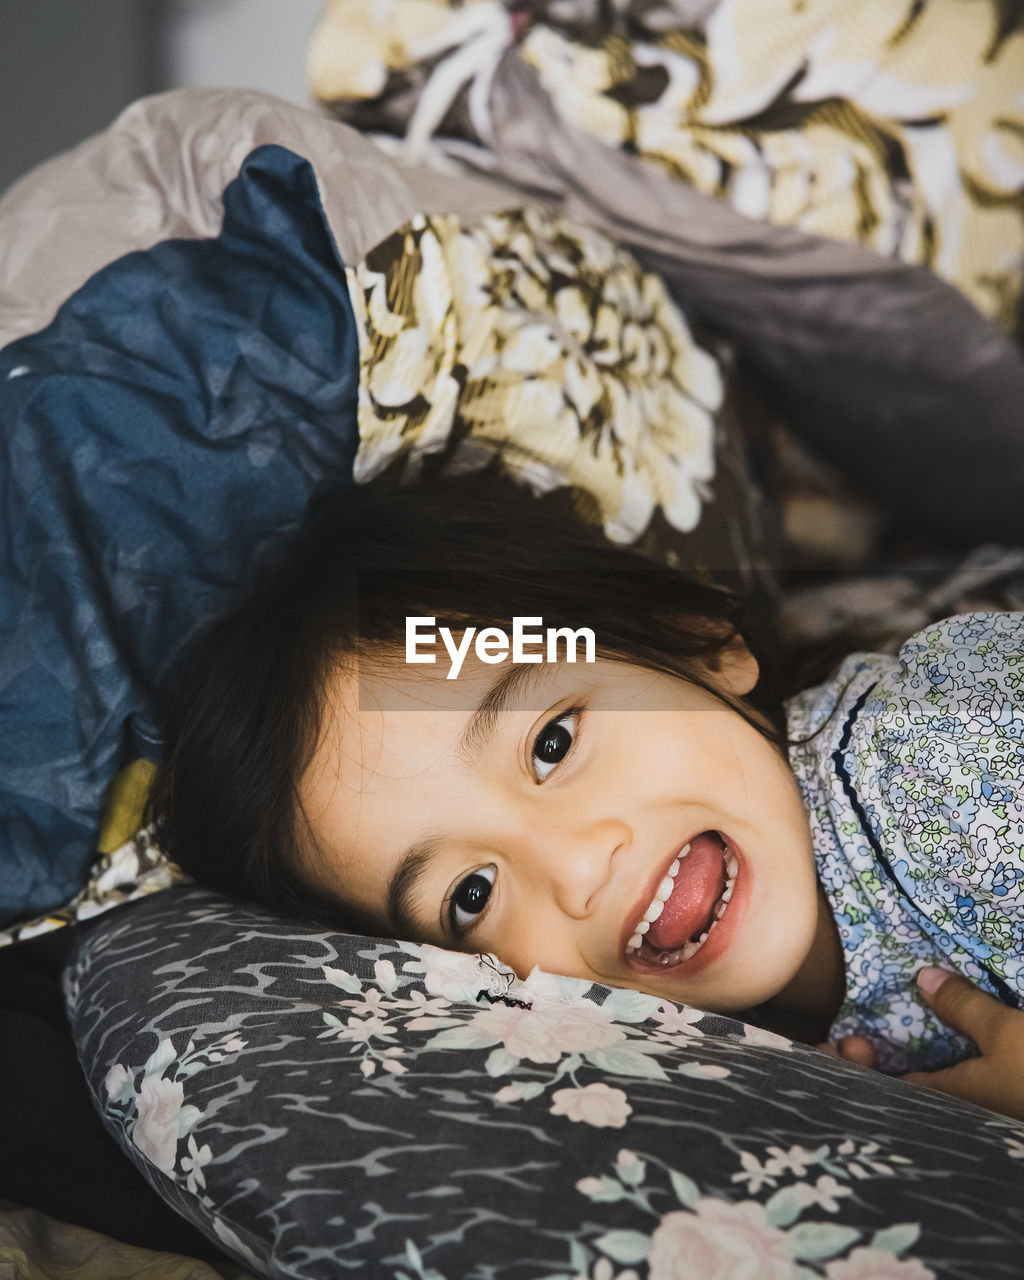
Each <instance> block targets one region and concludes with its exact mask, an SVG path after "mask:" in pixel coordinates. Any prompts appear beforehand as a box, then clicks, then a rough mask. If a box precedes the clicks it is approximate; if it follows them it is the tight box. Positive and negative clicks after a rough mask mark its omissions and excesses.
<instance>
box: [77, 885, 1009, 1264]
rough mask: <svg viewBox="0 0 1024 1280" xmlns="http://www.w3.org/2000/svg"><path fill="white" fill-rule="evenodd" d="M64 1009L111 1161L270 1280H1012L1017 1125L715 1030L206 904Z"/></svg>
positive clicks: (111, 920)
mask: <svg viewBox="0 0 1024 1280" xmlns="http://www.w3.org/2000/svg"><path fill="white" fill-rule="evenodd" d="M65 986H66V990H67V995H68V1006H69V1010H70V1016H71V1019H72V1026H73V1032H74V1035H75V1038H76V1041H77V1044H78V1049H79V1054H80V1056H81V1059H82V1062H83V1065H84V1067H85V1070H86V1073H87V1075H88V1078H89V1084H90V1088H91V1089H92V1092H93V1096H94V1099H95V1101H96V1104H97V1107H98V1108H99V1110H100V1113H101V1115H102V1116H103V1119H104V1121H105V1123H106V1125H107V1127H108V1129H109V1130H110V1132H112V1133H113V1134H114V1135H115V1137H116V1138H117V1139H118V1141H119V1142H120V1144H121V1146H122V1148H123V1149H124V1151H125V1152H126V1154H127V1155H128V1157H129V1158H130V1159H131V1160H132V1161H133V1162H134V1163H135V1165H136V1167H137V1168H138V1169H139V1170H140V1171H141V1172H142V1173H143V1175H144V1176H145V1177H146V1178H147V1179H148V1180H149V1182H150V1183H151V1184H152V1185H153V1187H154V1188H155V1189H156V1190H157V1191H158V1192H159V1193H160V1194H161V1195H162V1196H163V1197H164V1198H165V1199H166V1200H167V1202H168V1203H169V1204H170V1205H172V1206H173V1207H174V1208H176V1209H177V1210H178V1212H179V1213H181V1214H183V1215H184V1216H185V1217H186V1218H188V1219H189V1220H190V1221H191V1222H192V1223H194V1224H195V1225H196V1226H197V1227H198V1228H199V1229H200V1230H202V1231H204V1232H205V1233H206V1234H207V1235H208V1236H209V1238H210V1239H211V1240H213V1241H216V1242H219V1243H220V1244H221V1245H222V1246H223V1247H224V1248H225V1249H226V1250H227V1251H228V1253H229V1254H231V1255H232V1256H233V1257H235V1258H236V1259H237V1260H238V1262H239V1263H240V1264H241V1265H244V1266H245V1267H247V1268H248V1269H250V1270H252V1271H254V1272H256V1273H257V1274H259V1275H271V1276H275V1277H336V1276H339V1275H344V1274H347V1273H348V1272H349V1271H359V1273H360V1274H364V1275H369V1276H382V1277H383V1276H388V1277H418V1278H419V1280H428V1278H429V1280H439V1278H440V1280H457V1278H458V1280H483V1277H494V1278H495V1280H503V1278H504V1277H513V1276H522V1277H531V1278H532V1277H536V1278H537V1280H540V1278H541V1277H548V1278H553V1277H556V1276H557V1277H560V1278H561V1277H565V1278H566V1280H569V1277H576V1278H579V1277H590V1278H592V1280H607V1278H608V1277H611V1276H620V1277H624V1276H639V1275H642V1274H646V1275H648V1276H650V1277H652V1280H677V1278H678V1280H684V1278H686V1277H694V1278H696V1277H700V1280H715V1278H716V1277H721V1280H726V1277H734V1276H739V1275H750V1276H758V1277H761V1276H764V1277H770V1280H790V1278H792V1280H796V1277H801V1278H802V1280H811V1278H812V1277H817V1276H824V1277H827V1278H828V1280H868V1277H882V1276H884V1277H886V1280H932V1278H933V1277H957V1278H958V1280H997V1278H998V1280H1010V1277H1012V1276H1015V1275H1017V1274H1018V1272H1019V1258H1020V1241H1021V1239H1022V1238H1024V1197H1022V1195H1021V1191H1022V1188H1024V1124H1021V1123H1019V1122H1015V1121H1011V1120H1007V1119H1005V1118H1003V1117H999V1116H996V1115H994V1114H992V1113H991V1112H987V1111H984V1110H981V1109H980V1108H976V1107H972V1106H970V1105H968V1104H966V1103H957V1102H955V1101H952V1100H950V1099H948V1098H944V1097H941V1096H939V1095H936V1094H932V1093H929V1092H928V1091H926V1090H922V1089H918V1088H914V1087H912V1086H909V1085H905V1084H902V1083H901V1082H900V1081H898V1080H895V1079H891V1078H889V1077H883V1076H880V1075H878V1074H877V1073H874V1072H868V1071H865V1070H862V1069H860V1068H857V1067H853V1066H850V1065H849V1064H846V1063H842V1062H839V1061H837V1060H836V1059H832V1058H828V1057H826V1056H825V1055H823V1054H819V1053H818V1052H817V1051H816V1050H813V1049H810V1048H808V1047H807V1046H803V1045H797V1044H794V1043H792V1042H791V1041H788V1040H785V1039H783V1038H782V1037H780V1036H777V1035H774V1034H771V1033H768V1032H765V1031H761V1030H759V1029H758V1028H756V1027H753V1026H750V1025H747V1024H743V1023H740V1022H737V1021H734V1020H732V1019H728V1018H721V1017H712V1016H710V1015H706V1014H702V1013H699V1012H697V1011H695V1010H692V1009H688V1008H685V1007H682V1006H678V1005H674V1004H671V1003H668V1002H666V1001H661V1000H659V999H658V998H656V997H652V996H647V995H643V994H641V993H639V992H635V991H625V990H617V989H612V988H607V987H602V986H598V985H591V984H590V983H588V982H585V981H582V980H580V979H570V978H558V977H555V976H552V975H547V974H543V973H540V972H539V971H535V972H534V973H533V974H531V975H530V976H529V978H528V979H527V980H526V981H525V982H519V981H517V980H516V979H515V976H514V975H513V974H512V973H511V971H510V970H506V969H503V968H502V967H501V966H500V964H498V963H497V961H496V960H495V959H494V957H477V956H470V955H465V954H459V953H454V952H447V951H439V950H437V949H436V948H433V947H421V946H414V945H412V944H410V943H401V942H394V941H387V940H382V939H373V938H358V937H353V936H351V935H346V934H337V933H331V932H327V931H324V930H322V929H318V928H314V927H311V926H309V925H306V924H304V923H302V922H297V921H292V920H288V919H284V918H281V917H279V916H276V915H273V914H271V913H269V912H267V911H265V910H263V909H262V908H251V907H244V906H241V905H239V904H238V903H237V902H235V901H232V900H231V899H228V898H224V897H222V896H220V895H218V894H214V893H212V892H210V891H208V890H204V889H199V888H197V887H194V886H192V887H188V886H179V887H177V888H174V889H170V890H168V891H167V892H166V893H162V894H157V895H154V896H153V897H150V898H149V899H147V900H146V901H145V902H139V903H132V904H130V905H128V906H126V907H122V908H120V909H118V910H117V911H114V912H111V913H110V914H109V915H108V916H107V917H105V919H104V920H103V921H101V922H98V923H97V925H96V926H95V927H94V929H93V931H92V932H91V933H89V932H87V933H86V935H85V937H84V938H83V939H82V940H80V942H79V944H78V946H77V947H76V950H75V953H74V954H73V956H72V959H71V962H70V964H69V966H68V968H67V970H66V972H65Z"/></svg>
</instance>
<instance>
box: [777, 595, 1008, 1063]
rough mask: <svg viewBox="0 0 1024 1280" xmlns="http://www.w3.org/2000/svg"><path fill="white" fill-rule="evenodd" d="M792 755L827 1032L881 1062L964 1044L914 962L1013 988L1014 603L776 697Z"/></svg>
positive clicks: (924, 1057)
mask: <svg viewBox="0 0 1024 1280" xmlns="http://www.w3.org/2000/svg"><path fill="white" fill-rule="evenodd" d="M787 719H788V732H789V740H790V763H791V765H792V767H793V770H794V772H795V773H796V777H797V780H798V782H799V784H800V787H801V789H802V791H803V795H804V799H805V802H806V804H807V808H808V813H809V815H810V819H811V828H812V833H813V838H814V847H815V853H816V857H817V861H818V875H819V879H820V881H821V884H822V886H823V888H824V890H825V893H826V895H827V896H828V899H829V902H830V903H831V906H832V909H833V912H834V915H835V918H836V922H837V924H838V928H839V936H840V939H841V941H842V946H843V952H844V955H845V959H846V991H847V994H846V999H845V1001H844V1003H843V1005H842V1007H841V1008H840V1010H839V1013H838V1016H837V1018H836V1021H835V1023H834V1024H833V1027H832V1031H831V1035H832V1038H833V1039H835V1040H839V1039H840V1038H842V1037H843V1036H844V1035H849V1034H852V1033H854V1032H856V1033H859V1034H861V1035H866V1036H868V1037H869V1038H870V1039H872V1040H873V1041H874V1042H875V1043H876V1045H877V1046H878V1051H879V1058H880V1065H881V1066H882V1068H883V1069H884V1070H886V1071H890V1072H894V1073H895V1072H903V1071H912V1070H921V1069H931V1068H935V1067H939V1066H942V1065H947V1064H949V1063H951V1062H953V1061H956V1060H958V1059H961V1058H964V1057H966V1056H969V1055H970V1054H971V1053H972V1052H973V1048H972V1046H971V1044H970V1042H969V1041H968V1040H966V1039H965V1038H964V1037H962V1036H960V1035H958V1034H957V1033H955V1032H953V1031H951V1030H950V1029H949V1028H948V1027H946V1026H945V1025H944V1024H943V1023H941V1022H939V1020H938V1019H937V1018H936V1017H935V1016H934V1015H933V1014H932V1013H931V1012H930V1010H929V1009H928V1008H927V1007H926V1006H925V1005H924V1003H923V1002H922V1001H921V1000H919V999H918V997H917V995H916V988H915V985H914V977H915V974H916V973H917V972H918V970H919V969H921V968H923V967H924V966H926V965H940V966H943V967H946V968H953V969H956V970H959V972H961V973H963V974H964V975H965V976H967V977H968V978H970V979H971V980H972V981H973V982H976V983H977V984H978V985H979V986H980V987H982V988H983V989H984V990H986V991H989V992H991V993H992V994H994V995H996V996H998V997H999V998H1001V999H1002V1000H1003V1001H1004V1002H1005V1003H1007V1004H1017V1003H1018V1002H1019V1001H1020V999H1021V997H1022V996H1024V614H1019V613H965V614H960V615H958V616H956V617H953V618H947V619H946V620H945V621H943V622H939V623H936V624H935V625H933V626H929V627H927V628H925V629H924V630H922V631H919V632H918V633H917V634H916V635H914V636H912V637H911V638H910V639H909V640H908V641H907V642H906V643H905V644H904V645H903V647H902V648H901V649H900V651H899V654H898V655H897V656H896V657H889V656H882V655H875V654H855V655H854V656H853V657H851V658H848V659H847V660H846V661H845V662H844V663H843V664H842V665H841V666H840V668H839V670H838V671H837V672H836V674H835V675H834V676H833V677H832V678H831V679H829V680H828V681H827V682H826V683H824V684H822V685H819V686H818V687H816V688H814V689H809V690H807V691H806V692H804V693H802V694H800V695H799V696H798V697H796V698H794V699H792V700H791V701H790V703H789V704H788V705H787Z"/></svg>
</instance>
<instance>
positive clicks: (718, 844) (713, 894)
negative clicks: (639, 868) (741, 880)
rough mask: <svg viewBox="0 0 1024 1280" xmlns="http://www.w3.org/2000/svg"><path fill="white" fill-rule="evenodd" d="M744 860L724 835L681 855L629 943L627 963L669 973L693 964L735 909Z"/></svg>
mask: <svg viewBox="0 0 1024 1280" xmlns="http://www.w3.org/2000/svg"><path fill="white" fill-rule="evenodd" d="M738 871H739V859H738V858H737V857H736V854H735V852H734V851H733V850H732V849H731V848H730V847H729V843H728V841H727V840H726V839H725V838H724V837H723V836H722V834H721V833H720V832H718V831H703V832H701V834H700V835H699V836H694V838H693V839H692V840H691V841H690V843H689V844H687V845H684V846H683V848H682V849H680V850H679V852H678V853H677V854H676V857H675V860H674V861H673V863H672V865H671V866H670V867H669V869H668V872H667V874H666V875H665V877H664V879H663V880H662V882H661V884H660V885H659V886H658V888H657V890H656V891H655V894H654V897H653V898H652V899H651V902H650V905H649V906H648V907H647V910H646V911H645V912H644V913H643V915H642V916H641V917H640V919H639V920H638V921H637V923H636V925H635V926H634V928H633V933H632V935H631V937H630V939H629V941H628V942H627V943H626V957H627V959H631V960H633V959H635V960H639V961H641V962H644V963H646V964H649V965H658V966H660V967H662V968H669V967H670V966H672V965H676V964H682V963H683V961H685V960H690V959H692V957H693V956H695V955H696V954H697V953H698V952H699V951H700V949H701V948H702V947H703V946H704V944H705V943H706V942H707V940H708V938H709V937H711V936H712V934H713V933H714V931H715V929H716V928H717V927H718V925H719V923H720V922H721V920H722V917H723V916H724V915H725V913H726V911H727V910H728V909H729V903H730V902H731V901H732V896H733V890H734V889H735V886H736V874H737V872H738Z"/></svg>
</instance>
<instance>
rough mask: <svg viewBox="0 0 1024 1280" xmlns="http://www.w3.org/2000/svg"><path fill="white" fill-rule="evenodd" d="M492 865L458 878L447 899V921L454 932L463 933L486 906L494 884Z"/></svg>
mask: <svg viewBox="0 0 1024 1280" xmlns="http://www.w3.org/2000/svg"><path fill="white" fill-rule="evenodd" d="M495 874H496V872H495V869H494V867H481V868H480V870H479V871H474V872H473V874H472V875H469V876H466V878H465V880H460V881H459V883H458V884H457V885H456V887H455V892H454V893H453V894H452V896H451V897H450V898H449V899H448V921H449V923H450V924H451V927H452V930H453V932H455V933H465V931H466V930H467V929H469V928H471V927H472V926H473V925H474V924H475V923H476V921H477V917H478V916H479V915H480V914H481V912H483V910H484V909H485V907H486V906H487V902H488V899H489V898H490V896H491V887H492V886H493V884H494V877H495Z"/></svg>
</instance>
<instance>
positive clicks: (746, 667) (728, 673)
mask: <svg viewBox="0 0 1024 1280" xmlns="http://www.w3.org/2000/svg"><path fill="white" fill-rule="evenodd" d="M711 671H712V674H713V676H714V678H715V680H716V682H717V683H718V684H719V685H720V686H721V687H722V689H723V691H724V692H726V693H731V694H732V695H733V697H735V698H742V697H743V696H744V695H745V694H748V693H749V692H750V691H751V689H753V687H754V685H756V684H757V679H758V676H759V675H760V674H761V668H760V667H759V666H758V664H757V659H756V658H755V657H754V655H753V654H752V653H751V652H750V650H749V649H748V648H747V642H746V641H745V640H744V639H743V637H742V636H741V635H740V633H739V632H738V631H737V632H736V634H735V635H734V636H733V638H732V639H731V640H730V641H729V643H728V644H727V645H725V646H724V648H722V649H720V650H719V651H718V653H717V654H716V655H715V657H714V658H713V659H712V660H711Z"/></svg>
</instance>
